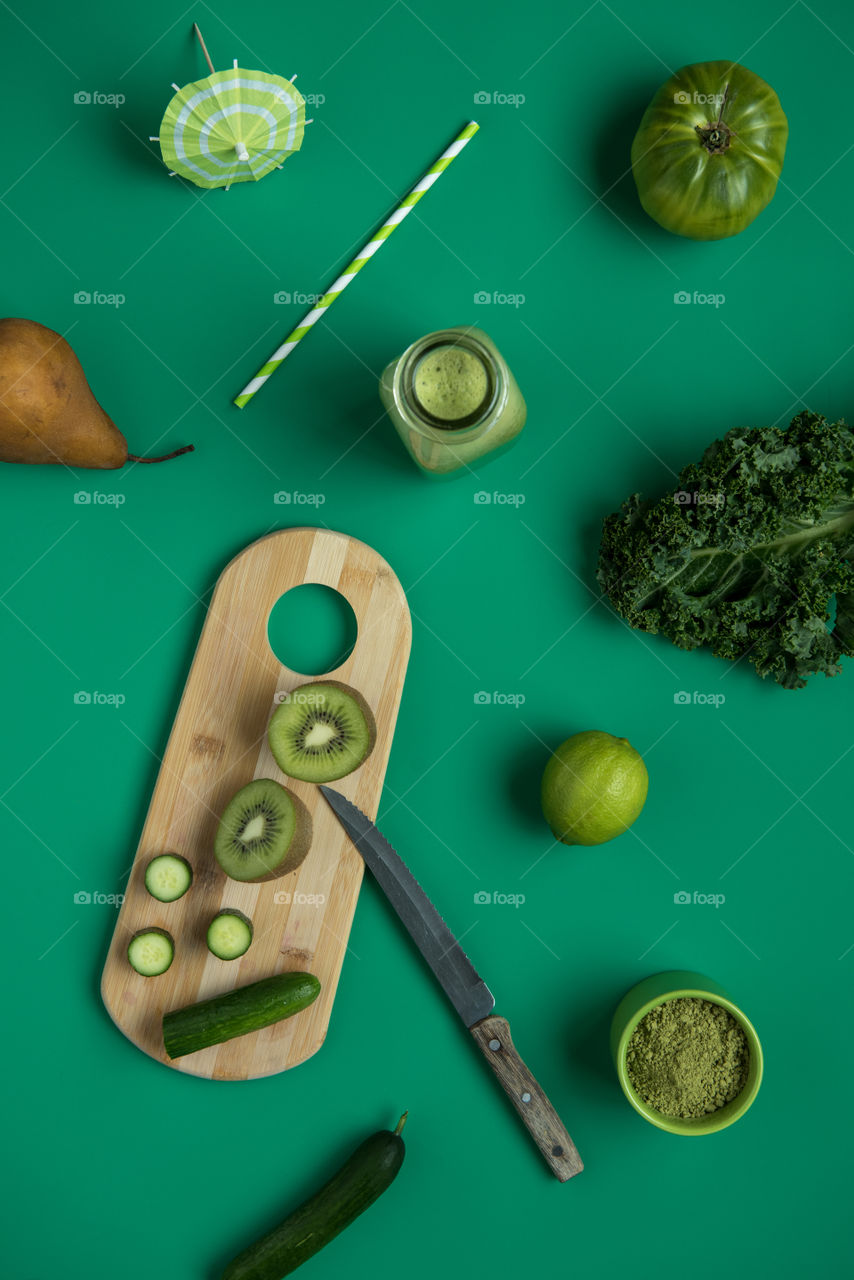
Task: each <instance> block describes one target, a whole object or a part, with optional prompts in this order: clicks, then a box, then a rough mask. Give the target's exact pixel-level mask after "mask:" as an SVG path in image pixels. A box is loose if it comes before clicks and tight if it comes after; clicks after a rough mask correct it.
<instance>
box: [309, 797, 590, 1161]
mask: <svg viewBox="0 0 854 1280" xmlns="http://www.w3.org/2000/svg"><path fill="white" fill-rule="evenodd" d="M320 790H321V791H322V793H323V795H324V797H325V798H326V800H327V802H328V803H329V805H330V807H331V808H332V811H333V813H334V814H335V816H336V817H337V819H338V821H339V822H340V823H341V826H342V827H343V828H344V830H345V831H346V832H347V835H348V836H349V837H350V839H351V840H352V842H353V844H354V845H355V847H356V849H357V851H358V852H359V853H360V854H361V856H362V858H363V859H364V861H365V863H366V865H367V866H368V867H369V869H370V871H371V872H372V874H373V876H374V878H375V879H376V881H377V883H378V884H379V886H380V888H381V889H382V890H383V892H384V893H385V895H386V897H387V898H388V900H389V902H390V903H391V905H392V907H393V908H394V910H395V911H396V913H397V915H398V916H399V918H400V920H401V923H402V924H403V925H404V927H405V928H406V930H407V932H408V933H409V935H410V937H411V938H412V940H413V942H414V943H415V945H416V946H417V947H418V950H419V951H420V952H421V954H422V956H423V957H424V959H425V960H426V961H427V963H428V965H429V966H430V968H431V969H432V970H433V973H434V974H435V976H436V978H437V979H438V981H439V985H440V986H441V987H442V989H443V990H444V992H445V994H446V995H447V997H448V999H449V1000H450V1001H451V1004H452V1005H453V1006H454V1008H455V1009H456V1011H457V1013H458V1014H459V1015H460V1017H461V1018H462V1020H463V1022H464V1023H465V1025H466V1027H467V1028H468V1029H469V1031H470V1032H471V1034H472V1035H473V1037H474V1039H475V1042H476V1043H477V1045H478V1047H479V1048H480V1050H481V1052H482V1053H483V1055H484V1057H485V1058H486V1060H487V1062H488V1063H489V1065H490V1067H491V1068H492V1070H493V1072H494V1073H495V1076H496V1077H497V1079H498V1082H499V1083H500V1085H501V1087H502V1088H503V1089H504V1092H505V1093H506V1094H507V1096H508V1098H509V1099H510V1101H511V1102H512V1103H513V1106H514V1107H515V1108H516V1111H517V1113H518V1114H519V1115H520V1116H521V1118H522V1121H523V1123H524V1124H525V1126H526V1128H527V1129H528V1131H529V1133H530V1134H531V1136H532V1138H533V1139H534V1142H535V1143H536V1144H537V1146H538V1147H539V1149H540V1153H541V1154H542V1156H543V1158H544V1159H545V1161H546V1163H547V1164H548V1166H549V1168H550V1169H551V1171H552V1173H553V1174H554V1175H555V1177H556V1178H558V1179H559V1180H560V1181H561V1182H566V1181H567V1180H568V1179H569V1178H572V1177H574V1176H575V1174H577V1173H580V1172H581V1170H582V1169H583V1168H584V1165H583V1164H582V1161H581V1157H580V1156H579V1154H578V1151H577V1150H576V1147H575V1144H574V1142H573V1141H572V1138H571V1137H570V1136H569V1133H568V1132H567V1130H566V1128H565V1127H564V1125H563V1122H562V1121H561V1119H560V1117H559V1116H558V1114H557V1112H556V1111H555V1109H554V1107H553V1106H552V1104H551V1103H550V1102H549V1100H548V1098H547V1097H546V1095H545V1093H544V1092H543V1090H542V1089H541V1087H540V1086H539V1084H538V1083H537V1081H536V1080H535V1079H534V1077H533V1075H532V1074H531V1072H530V1071H529V1070H528V1068H527V1067H526V1066H525V1064H524V1062H523V1061H522V1059H521V1058H520V1057H519V1054H518V1053H517V1051H516V1049H515V1046H514V1044H513V1041H512V1039H511V1037H510V1027H509V1024H508V1023H507V1021H506V1020H505V1019H504V1018H502V1017H499V1016H498V1015H495V1014H493V1013H492V1011H493V1009H494V1008H495V999H494V997H493V995H492V992H491V991H490V990H489V987H488V986H487V985H486V983H485V982H484V981H483V979H482V978H481V977H480V975H479V974H478V972H477V970H476V969H475V968H474V966H473V964H472V963H471V961H470V960H469V958H468V956H467V955H466V953H465V952H464V951H463V949H462V947H461V946H460V944H459V942H458V941H457V939H456V937H455V936H454V934H453V933H452V932H451V930H450V929H449V928H448V926H447V925H446V924H445V921H444V920H443V919H442V917H441V916H440V915H439V912H438V911H437V910H436V908H435V907H434V905H433V903H432V902H431V901H430V899H429V898H428V896H427V894H426V893H425V892H424V890H423V889H422V888H421V885H420V884H419V883H418V881H417V880H416V879H415V877H414V876H413V874H412V872H411V871H410V870H409V868H408V867H407V865H406V863H405V862H404V861H403V859H402V858H401V857H400V856H399V854H398V853H396V852H395V850H394V849H393V848H392V846H391V845H390V844H389V842H388V840H386V838H385V836H384V835H383V834H382V832H381V831H380V830H379V829H378V828H377V827H376V826H375V825H374V823H373V822H371V820H370V818H368V817H367V816H366V815H365V814H364V813H362V811H361V809H359V808H358V807H357V806H356V805H354V804H353V802H352V801H351V800H348V799H347V798H346V796H342V795H341V793H340V792H338V791H335V790H334V789H333V788H332V787H326V786H322V787H321V788H320ZM490 1015H491V1016H490Z"/></svg>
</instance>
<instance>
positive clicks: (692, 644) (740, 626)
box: [598, 413, 854, 689]
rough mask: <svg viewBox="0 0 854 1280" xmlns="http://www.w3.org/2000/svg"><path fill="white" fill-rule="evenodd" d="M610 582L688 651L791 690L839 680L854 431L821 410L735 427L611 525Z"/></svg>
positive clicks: (604, 554)
mask: <svg viewBox="0 0 854 1280" xmlns="http://www.w3.org/2000/svg"><path fill="white" fill-rule="evenodd" d="M598 578H599V582H600V583H601V585H602V587H603V589H604V591H605V592H606V593H607V594H608V596H609V597H610V599H611V603H612V604H613V606H614V608H615V609H616V610H617V612H618V613H619V614H621V616H622V617H623V618H625V620H626V621H627V622H628V623H629V624H630V625H631V626H633V627H638V628H639V629H640V630H642V631H649V632H652V633H653V634H655V633H657V632H659V631H660V632H662V633H663V634H664V635H666V636H668V637H669V639H670V640H672V642H673V643H674V644H676V645H679V646H680V648H682V649H696V648H698V647H699V646H700V645H708V646H709V648H710V649H711V650H712V652H713V653H715V654H717V655H718V656H719V657H721V658H736V659H738V658H747V659H749V661H750V662H752V663H753V665H754V666H755V667H756V670H757V671H758V672H759V674H760V675H761V676H767V675H771V676H773V677H774V679H775V680H778V681H779V682H780V684H782V685H784V686H785V687H786V688H787V689H798V688H801V687H802V686H803V685H804V684H806V679H807V676H809V675H812V674H814V673H816V672H824V674H825V675H826V676H835V675H837V674H838V672H839V670H840V666H839V659H840V658H841V657H842V656H843V655H851V654H852V653H854V434H852V431H851V430H850V429H849V428H848V427H847V426H846V425H845V423H844V422H841V421H840V422H831V423H828V422H827V420H826V419H825V418H822V417H819V416H818V415H817V414H814V413H800V414H798V416H797V417H796V418H794V419H793V420H792V423H791V425H790V426H789V428H788V430H787V431H781V430H779V429H778V428H776V427H759V428H749V427H736V428H735V429H734V430H732V431H729V432H727V434H726V435H725V436H724V438H723V440H716V441H715V442H714V443H713V444H711V445H710V446H709V448H708V449H707V450H706V452H705V453H704V454H703V457H702V460H701V461H700V462H699V463H692V464H691V465H690V466H687V467H685V469H684V470H683V471H682V472H681V474H680V476H679V488H678V490H677V491H676V492H675V493H670V494H668V495H667V496H666V497H664V498H661V499H660V500H659V501H658V502H649V501H645V500H644V499H642V498H641V497H640V495H639V494H637V493H635V494H633V495H632V496H631V497H630V498H629V500H628V501H627V502H624V503H623V506H622V508H621V510H620V511H619V512H616V513H615V514H614V515H611V516H608V518H607V519H606V521H605V525H604V529H603V534H602V548H601V554H600V560H599V571H598ZM833 596H835V597H836V619H835V622H834V625H833V627H832V628H831V627H830V626H829V622H830V613H829V612H828V608H829V605H830V601H831V599H832V597H833Z"/></svg>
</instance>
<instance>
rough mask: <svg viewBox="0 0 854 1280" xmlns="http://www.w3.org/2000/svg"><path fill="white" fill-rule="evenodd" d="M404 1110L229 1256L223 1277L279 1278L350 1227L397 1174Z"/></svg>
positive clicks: (237, 1279)
mask: <svg viewBox="0 0 854 1280" xmlns="http://www.w3.org/2000/svg"><path fill="white" fill-rule="evenodd" d="M406 1114H407V1113H406V1112H404V1113H403V1115H402V1116H401V1117H400V1120H399V1121H398V1125H397V1128H396V1129H395V1130H394V1133H392V1132H391V1131H390V1130H388V1129H381V1130H380V1131H379V1133H373V1134H371V1136H370V1138H367V1139H366V1140H365V1141H364V1142H363V1143H362V1145H361V1146H360V1147H357V1148H356V1150H355V1151H354V1152H353V1154H352V1155H351V1156H350V1159H349V1160H348V1161H347V1163H346V1164H345V1165H343V1166H342V1168H341V1169H339V1171H338V1173H336V1174H335V1176H334V1177H333V1178H331V1179H330V1181H329V1182H327V1183H326V1186H324V1187H321V1189H320V1190H319V1191H318V1192H317V1193H316V1195H313V1196H312V1197H311V1199H310V1200H306V1201H305V1203H304V1204H301V1205H300V1207H299V1208H298V1209H295V1210H294V1212H293V1213H292V1214H290V1216H289V1217H287V1218H285V1220H284V1222H283V1223H282V1224H281V1225H280V1226H278V1227H276V1228H275V1229H274V1230H273V1231H270V1232H269V1233H268V1234H267V1235H266V1236H263V1237H262V1239H260V1240H257V1241H256V1242H255V1244H253V1245H250V1246H249V1248H248V1249H244V1251H243V1253H239V1254H238V1255H237V1257H236V1258H233V1259H232V1261H231V1262H230V1263H229V1264H228V1266H227V1267H226V1269H225V1271H223V1273H222V1280H282V1277H283V1276H288V1275H290V1274H291V1272H292V1271H295V1270H296V1269H297V1267H299V1266H301V1265H302V1263H303V1262H305V1261H307V1259H308V1258H311V1257H312V1256H313V1255H314V1254H315V1253H317V1252H318V1250H320V1249H322V1248H323V1247H324V1245H327V1244H329V1241H330V1240H333V1239H334V1238H335V1236H337V1235H338V1233H339V1232H340V1231H343V1230H344V1228H345V1227H349V1225H350V1223H351V1222H354V1221H355V1219H356V1218H358V1216H359V1214H360V1213H363V1212H364V1210H365V1209H367V1208H368V1206H369V1205H372V1204H373V1203H374V1201H375V1200H376V1199H377V1198H378V1197H379V1196H381V1195H382V1193H383V1192H384V1191H385V1190H386V1189H387V1188H388V1187H390V1186H391V1184H392V1183H393V1182H394V1180H395V1178H396V1177H397V1175H398V1172H399V1170H400V1166H401V1165H402V1164H403V1157H404V1154H405V1147H404V1145H403V1138H402V1137H401V1136H400V1133H401V1130H402V1129H403V1126H404V1124H405V1123H406ZM342 1270H343V1264H342Z"/></svg>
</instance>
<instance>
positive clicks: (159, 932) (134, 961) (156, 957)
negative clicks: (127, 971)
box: [128, 929, 175, 978]
mask: <svg viewBox="0 0 854 1280" xmlns="http://www.w3.org/2000/svg"><path fill="white" fill-rule="evenodd" d="M174 956H175V943H174V941H173V939H172V935H171V933H167V932H166V930H165V929H140V931H139V933H135V934H134V935H133V937H132V938H131V940H130V946H129V947H128V960H129V961H130V963H131V966H132V967H133V968H134V969H136V971H137V973H140V974H142V976H143V978H156V977H157V976H158V974H161V973H165V972H166V970H167V969H168V968H169V966H170V964H171V963H172V960H173V958H174Z"/></svg>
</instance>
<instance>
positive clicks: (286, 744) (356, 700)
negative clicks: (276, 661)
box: [269, 680, 377, 782]
mask: <svg viewBox="0 0 854 1280" xmlns="http://www.w3.org/2000/svg"><path fill="white" fill-rule="evenodd" d="M269 738H270V750H271V751H272V753H273V758H274V759H275V761H276V764H277V765H278V766H279V768H280V769H281V771H282V773H286V774H287V775H288V777H289V778H300V779H301V780H302V781H303V782H334V780H335V779H336V778H343V777H344V775H345V774H346V773H352V772H353V770H354V769H358V767H359V765H360V764H361V763H362V761H363V760H366V759H367V757H368V756H369V755H370V754H371V752H372V751H373V749H374V743H375V742H376V740H377V726H376V724H375V723H374V717H373V715H372V714H371V709H370V707H369V706H368V704H367V702H365V699H364V698H363V697H362V695H361V694H360V693H357V692H356V690H355V689H350V688H348V687H347V685H345V684H338V683H337V682H336V681H335V680H320V681H317V682H315V683H314V684H303V685H300V687H299V688H298V689H294V691H293V693H289V694H288V695H287V696H286V697H285V699H284V700H283V701H282V703H281V704H280V705H279V706H278V707H277V708H276V710H275V711H274V712H273V716H272V719H271V720H270V728H269Z"/></svg>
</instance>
